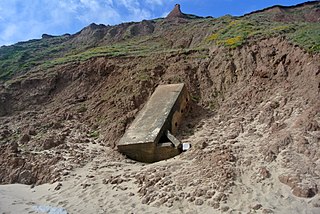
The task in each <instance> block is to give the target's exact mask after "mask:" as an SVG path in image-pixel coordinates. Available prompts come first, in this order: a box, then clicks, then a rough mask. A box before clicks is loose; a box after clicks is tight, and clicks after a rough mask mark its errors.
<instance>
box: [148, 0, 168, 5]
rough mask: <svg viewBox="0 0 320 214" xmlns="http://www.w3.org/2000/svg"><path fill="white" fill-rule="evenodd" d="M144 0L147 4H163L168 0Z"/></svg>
mask: <svg viewBox="0 0 320 214" xmlns="http://www.w3.org/2000/svg"><path fill="white" fill-rule="evenodd" d="M145 2H146V3H147V4H149V5H160V6H161V5H164V3H165V2H168V1H165V0H145Z"/></svg>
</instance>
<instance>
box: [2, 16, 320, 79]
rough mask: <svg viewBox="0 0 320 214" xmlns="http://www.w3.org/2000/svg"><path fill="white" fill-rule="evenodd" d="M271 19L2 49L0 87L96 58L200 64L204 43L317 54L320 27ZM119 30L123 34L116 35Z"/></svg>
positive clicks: (200, 23)
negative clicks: (278, 45)
mask: <svg viewBox="0 0 320 214" xmlns="http://www.w3.org/2000/svg"><path fill="white" fill-rule="evenodd" d="M303 13H307V11H304V10H301V11H298V12H290V17H293V18H295V17H302V15H303ZM271 15H272V14H269V13H255V14H251V15H248V16H244V17H232V16H229V15H226V16H223V17H220V18H206V19H203V18H198V17H196V16H189V18H190V19H189V21H186V22H185V23H183V24H177V23H170V22H166V21H165V20H164V19H156V20H153V21H152V23H153V24H154V27H156V28H157V29H158V30H157V31H155V32H154V33H152V34H147V35H145V34H142V35H143V36H142V35H139V31H140V28H139V26H137V25H136V23H132V24H130V25H129V26H128V25H126V26H128V27H127V28H124V29H121V28H120V27H119V26H116V27H115V28H114V29H113V30H114V32H117V33H114V35H116V36H117V38H113V36H110V35H109V33H106V35H102V36H101V37H98V38H97V39H95V38H91V37H90V38H87V37H88V36H87V37H86V35H85V36H83V35H82V36H83V37H81V36H79V34H77V35H74V36H67V35H66V36H59V37H52V38H46V39H39V40H31V41H28V42H20V43H17V44H15V45H12V46H3V47H0V81H8V80H10V78H11V77H12V76H14V75H21V74H23V73H26V72H29V71H31V70H35V71H36V70H41V71H44V72H45V71H48V70H47V69H48V68H52V67H55V66H57V65H62V64H66V63H71V62H72V63H73V62H83V61H86V60H89V59H91V58H95V57H145V56H149V55H151V54H168V55H170V54H176V53H180V54H185V55H188V54H189V53H194V52H197V53H199V54H198V55H194V54H193V57H195V59H204V58H206V57H207V56H208V54H206V51H205V50H207V49H208V43H209V44H215V45H219V46H225V47H228V48H237V47H240V46H242V45H244V44H246V43H248V42H249V41H257V40H259V39H262V38H270V37H275V36H279V35H280V36H285V37H286V38H287V39H288V40H289V41H291V42H292V43H294V44H297V45H299V46H300V47H302V48H304V49H306V50H307V51H309V52H311V53H317V52H320V23H316V22H314V23H310V22H301V21H296V22H293V21H292V22H280V21H279V22H274V21H270V20H271V18H270V16H271ZM297 20H299V19H297ZM93 30H94V29H93ZM121 30H123V33H122V34H121V33H119V32H121ZM141 30H142V31H143V29H141ZM132 31H135V32H134V33H132ZM93 34H94V32H93ZM93 34H92V35H93ZM120 34H121V35H120ZM88 35H91V34H88ZM207 35H209V36H207ZM78 36H79V38H78ZM189 44H192V47H191V48H189V47H188V45H189ZM138 78H139V79H140V80H146V79H148V78H150V77H149V76H148V75H147V74H145V73H141V74H140V76H139V77H138Z"/></svg>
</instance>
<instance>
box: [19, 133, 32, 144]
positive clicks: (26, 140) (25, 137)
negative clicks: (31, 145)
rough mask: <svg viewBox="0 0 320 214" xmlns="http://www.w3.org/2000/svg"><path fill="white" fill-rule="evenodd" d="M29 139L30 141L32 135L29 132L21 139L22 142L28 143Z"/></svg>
mask: <svg viewBox="0 0 320 214" xmlns="http://www.w3.org/2000/svg"><path fill="white" fill-rule="evenodd" d="M29 141H30V135H28V134H24V135H22V137H21V138H20V140H19V142H20V143H28V142H29Z"/></svg>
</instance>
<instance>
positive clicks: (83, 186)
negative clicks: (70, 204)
mask: <svg viewBox="0 0 320 214" xmlns="http://www.w3.org/2000/svg"><path fill="white" fill-rule="evenodd" d="M80 186H82V188H83V189H85V188H87V187H89V186H91V184H87V183H84V184H81V185H80Z"/></svg>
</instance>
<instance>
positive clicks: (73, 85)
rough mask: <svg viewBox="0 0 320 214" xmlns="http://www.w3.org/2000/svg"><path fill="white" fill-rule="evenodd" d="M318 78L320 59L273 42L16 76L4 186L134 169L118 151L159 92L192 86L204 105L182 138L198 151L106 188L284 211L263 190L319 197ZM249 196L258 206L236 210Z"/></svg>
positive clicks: (3, 129) (151, 200)
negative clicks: (93, 168)
mask: <svg viewBox="0 0 320 214" xmlns="http://www.w3.org/2000/svg"><path fill="white" fill-rule="evenodd" d="M319 71H320V57H319V55H311V54H309V53H307V52H305V51H304V50H302V49H300V48H299V47H295V46H293V45H291V44H289V43H288V42H287V41H286V40H285V39H284V38H271V39H265V40H262V41H260V42H254V43H250V44H248V45H246V46H244V47H242V48H237V49H227V48H223V47H217V46H212V47H210V51H209V52H208V51H188V52H182V53H170V54H166V53H163V54H158V55H150V56H148V57H124V58H105V57H101V58H94V59H92V60H89V61H86V62H83V63H72V64H67V65H64V66H61V67H59V68H58V69H57V68H56V69H54V70H49V71H43V72H38V73H34V74H30V75H27V76H23V77H20V78H17V79H14V80H12V81H11V82H10V84H7V85H4V86H2V87H1V88H0V97H1V99H0V102H1V108H0V115H1V120H0V142H1V145H0V146H1V148H0V171H1V174H0V182H1V183H2V184H8V183H16V182H18V183H23V184H43V183H47V182H56V181H63V180H65V179H66V178H68V177H70V174H72V172H73V170H74V169H76V168H79V167H84V166H86V165H87V164H89V163H92V161H96V162H95V163H96V165H97V167H99V165H100V164H102V163H108V162H110V163H112V162H117V163H119V164H120V166H121V165H122V164H126V163H131V160H128V159H127V158H126V157H124V156H123V155H121V154H119V153H118V152H117V151H116V147H115V145H116V142H117V141H118V140H119V138H120V137H121V136H122V135H123V133H124V132H125V130H126V128H127V127H128V126H129V125H130V123H131V122H132V121H133V119H134V117H135V115H136V114H137V113H138V111H139V110H140V109H141V108H142V107H143V104H144V103H145V102H146V101H147V99H148V97H149V96H150V95H151V94H152V92H153V90H154V89H155V87H156V86H157V85H158V84H166V83H178V82H184V83H186V85H187V87H188V89H189V91H190V93H191V97H192V99H193V102H194V103H193V106H192V107H193V108H192V110H191V112H190V113H189V116H188V118H186V120H185V122H184V124H183V126H182V127H181V130H180V135H179V136H178V138H179V139H181V140H182V141H183V142H189V143H191V144H192V145H193V147H192V149H191V150H190V151H188V152H186V153H183V154H182V155H180V156H179V157H177V158H175V159H173V160H170V161H169V162H168V163H166V162H165V161H164V162H160V163H155V164H153V165H152V164H151V165H147V166H146V167H145V166H143V165H142V168H139V167H138V168H137V169H136V171H135V170H133V171H132V172H131V173H127V171H126V170H127V168H128V167H129V168H130V166H126V167H124V168H121V167H120V168H117V169H118V171H117V175H114V176H113V177H110V178H109V179H107V180H105V181H104V182H105V183H106V184H108V185H110V188H111V187H112V186H114V185H118V184H119V185H120V183H123V182H124V181H125V179H128V178H130V179H131V180H132V179H133V180H134V181H136V182H135V184H134V185H137V187H139V189H138V190H137V192H134V193H133V194H135V195H138V196H139V197H140V198H141V203H143V204H150V205H155V206H162V205H163V204H164V205H166V206H167V207H171V206H173V205H174V204H175V203H178V202H181V201H184V202H186V203H192V204H194V205H195V206H211V207H213V208H215V209H220V210H228V209H229V208H230V206H231V209H233V208H236V207H237V209H239V210H252V209H253V210H255V209H259V210H265V211H264V212H265V213H267V211H268V210H269V211H270V209H271V210H274V209H275V210H281V209H282V208H283V207H282V205H279V207H272V206H271V205H270V204H263V203H264V201H265V199H264V200H263V199H262V198H261V197H260V196H258V195H256V196H254V195H253V194H252V191H254V192H257V193H259V194H260V193H261V192H263V191H268V192H270V191H271V192H272V191H273V190H274V191H275V189H274V187H275V186H278V185H279V186H283V187H286V186H287V188H289V189H291V190H292V194H293V195H294V196H297V197H301V198H302V199H303V198H316V197H317V195H319V191H320V190H319V187H320V163H319V161H320V159H319V158H320V153H319V152H320V151H319V149H318V148H319V146H320V125H319V124H320V99H319V98H320V77H319V73H320V72H319ZM133 165H135V164H133ZM71 177H72V176H71ZM119 179H120V180H121V182H120V181H119ZM273 186H274V187H273ZM113 188H114V187H113ZM266 188H267V190H266ZM250 192H251V193H250ZM239 194H240V195H243V198H246V197H248V198H247V200H248V203H249V205H246V206H244V205H243V204H242V205H240V204H239V202H236V200H235V199H234V197H235V196H236V195H239ZM265 197H266V198H267V197H272V196H270V194H267V195H266V196H265ZM290 197H291V196H290ZM254 198H255V200H261V201H260V202H259V201H255V200H253V199H254ZM237 203H238V204H237ZM250 203H252V204H250ZM224 204H225V205H224ZM313 204H316V202H315V203H313ZM227 205H228V206H227ZM260 205H261V206H260ZM309 205H310V207H313V205H312V203H310V204H309ZM309 205H308V206H309ZM314 207H315V206H314Z"/></svg>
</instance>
